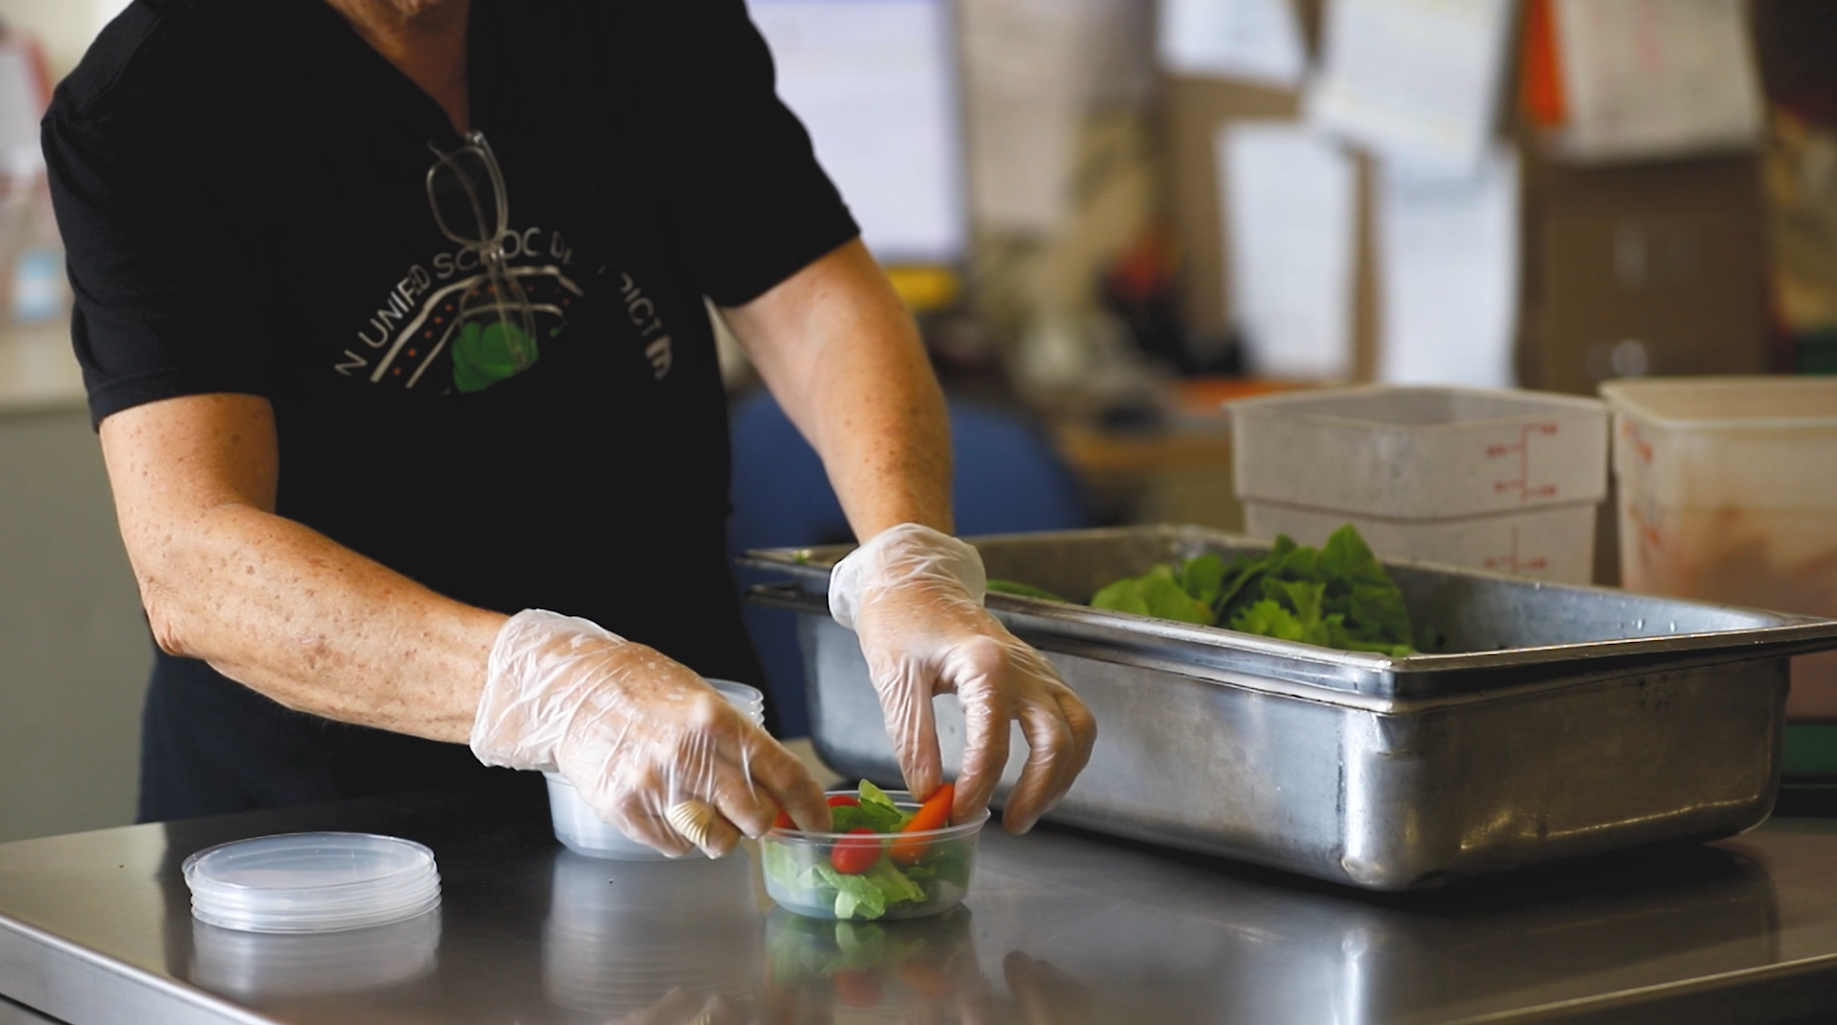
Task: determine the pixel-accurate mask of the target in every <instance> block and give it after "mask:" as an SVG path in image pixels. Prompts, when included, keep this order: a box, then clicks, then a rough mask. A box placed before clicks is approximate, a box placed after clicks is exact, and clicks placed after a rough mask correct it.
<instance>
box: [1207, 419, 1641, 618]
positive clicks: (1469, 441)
mask: <svg viewBox="0 0 1837 1025" xmlns="http://www.w3.org/2000/svg"><path fill="white" fill-rule="evenodd" d="M1227 409H1228V410H1229V412H1230V415H1231V427H1232V458H1233V464H1234V466H1233V472H1234V476H1235V480H1236V484H1237V493H1238V497H1239V499H1240V500H1241V501H1242V502H1243V503H1244V511H1245V519H1246V529H1247V530H1248V532H1249V533H1251V534H1252V535H1255V536H1258V537H1274V536H1275V535H1276V534H1288V535H1289V536H1291V537H1293V538H1294V539H1295V540H1297V541H1300V542H1301V543H1303V544H1319V543H1320V542H1322V541H1324V540H1325V539H1326V537H1327V535H1328V534H1330V533H1332V531H1334V530H1335V529H1337V528H1338V527H1339V526H1341V525H1342V524H1345V523H1352V524H1354V525H1355V526H1357V527H1358V528H1359V532H1360V533H1361V534H1362V535H1364V537H1365V539H1366V541H1367V542H1368V543H1369V544H1370V545H1371V546H1372V549H1373V550H1374V551H1376V552H1377V553H1378V554H1379V555H1383V556H1388V557H1392V558H1405V559H1424V560H1428V561H1432V562H1441V563H1447V564H1450V565H1456V566H1472V567H1475V568H1479V569H1490V570H1495V571H1498V572H1505V573H1516V574H1521V575H1525V576H1535V577H1543V578H1545V579H1549V580H1560V581H1564V582H1568V583H1587V582H1589V580H1590V579H1591V577H1592V575H1593V567H1594V546H1595V515H1596V508H1597V506H1599V504H1600V502H1601V501H1602V499H1604V498H1605V497H1606V495H1607V452H1608V447H1607V439H1608V431H1607V423H1608V414H1607V408H1606V406H1605V405H1604V404H1603V403H1601V402H1599V401H1597V400H1594V399H1586V398H1576V397H1572V396H1567V395H1551V394H1545V393H1541V392H1526V391H1488V390H1482V389H1470V388H1397V387H1383V386H1377V387H1359V388H1336V389H1329V390H1322V391H1308V392H1299V393H1293V394H1285V395H1275V396H1267V397H1262V398H1255V399H1245V400H1241V401H1238V402H1233V403H1230V404H1229V405H1228V406H1227Z"/></svg>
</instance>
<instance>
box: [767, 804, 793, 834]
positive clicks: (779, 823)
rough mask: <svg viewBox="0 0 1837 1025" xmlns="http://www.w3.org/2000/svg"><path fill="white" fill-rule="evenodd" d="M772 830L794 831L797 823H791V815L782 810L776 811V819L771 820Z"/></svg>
mask: <svg viewBox="0 0 1837 1025" xmlns="http://www.w3.org/2000/svg"><path fill="white" fill-rule="evenodd" d="M772 828H773V829H796V828H797V823H795V822H792V821H791V813H790V812H788V811H786V810H784V809H783V808H780V809H778V817H777V818H775V819H773V820H772Z"/></svg>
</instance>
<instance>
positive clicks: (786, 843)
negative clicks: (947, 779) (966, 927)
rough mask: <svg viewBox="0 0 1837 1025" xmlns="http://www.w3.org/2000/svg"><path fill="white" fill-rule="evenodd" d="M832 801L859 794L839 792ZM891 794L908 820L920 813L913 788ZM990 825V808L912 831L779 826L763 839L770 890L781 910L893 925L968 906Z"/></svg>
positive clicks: (761, 846) (761, 854) (887, 793)
mask: <svg viewBox="0 0 1837 1025" xmlns="http://www.w3.org/2000/svg"><path fill="white" fill-rule="evenodd" d="M867 789H868V788H867V787H864V788H863V791H864V794H863V796H864V797H865V796H866V791H867ZM831 796H832V797H833V796H845V797H850V798H852V797H854V796H855V795H854V794H853V792H851V791H832V793H831ZM885 796H886V797H888V798H891V799H892V802H893V804H894V805H895V806H896V807H897V808H898V809H899V810H900V811H901V812H902V813H905V814H907V815H910V813H912V812H915V811H917V810H918V808H919V802H918V801H915V800H913V798H912V795H911V794H910V793H907V792H906V791H903V790H889V791H885ZM988 821H989V813H988V812H987V811H984V812H982V813H981V814H980V815H978V816H977V817H976V818H975V819H974V820H973V821H970V822H964V823H959V824H956V825H950V826H945V827H943V828H942V829H933V830H926V831H921V832H910V833H906V832H898V833H894V832H888V833H816V832H806V831H804V830H800V829H787V828H783V827H780V828H776V829H773V830H772V831H771V832H769V833H767V834H766V835H765V836H764V837H761V838H760V840H759V857H760V860H761V862H762V863H763V865H764V874H765V889H766V893H768V894H769V895H771V898H772V900H773V901H774V902H776V903H777V904H778V906H779V907H782V908H784V909H785V910H787V911H790V912H792V913H794V914H799V915H803V916H805V917H807V918H822V919H829V920H832V921H892V920H897V919H902V918H922V917H924V916H926V915H935V914H939V913H940V912H944V911H948V910H950V909H951V908H954V907H956V906H957V905H958V904H961V903H963V896H964V894H965V893H967V892H968V891H969V885H970V878H971V876H972V874H973V873H974V871H975V867H976V842H977V840H978V839H979V838H980V837H981V835H982V827H983V825H984V824H986V823H987V822H988Z"/></svg>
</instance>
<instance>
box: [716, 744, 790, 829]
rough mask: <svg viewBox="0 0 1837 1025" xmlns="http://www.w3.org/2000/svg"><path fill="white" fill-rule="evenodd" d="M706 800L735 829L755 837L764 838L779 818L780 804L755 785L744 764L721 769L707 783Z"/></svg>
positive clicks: (728, 765) (729, 764)
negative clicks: (774, 820) (773, 821)
mask: <svg viewBox="0 0 1837 1025" xmlns="http://www.w3.org/2000/svg"><path fill="white" fill-rule="evenodd" d="M704 799H705V800H706V801H707V802H708V803H709V804H711V805H713V806H714V808H715V810H717V811H719V812H720V813H721V817H722V818H724V819H726V820H727V821H728V822H730V823H732V824H733V826H734V827H735V828H736V829H738V830H739V831H740V832H742V833H744V834H746V835H747V836H750V837H754V838H758V837H761V836H764V835H765V833H766V830H769V829H771V828H772V820H773V819H774V818H776V817H777V816H778V805H777V803H776V802H774V801H773V800H772V798H771V797H770V796H768V795H767V794H766V792H765V789H764V788H763V787H760V786H757V785H755V784H754V781H753V779H752V777H751V776H749V775H748V774H747V769H746V765H745V764H744V763H742V764H738V765H736V764H733V763H731V762H730V763H725V764H722V765H720V766H718V767H717V769H716V771H715V773H714V775H713V778H712V779H710V780H709V781H708V785H707V787H706V797H705V798H704Z"/></svg>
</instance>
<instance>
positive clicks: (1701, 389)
mask: <svg viewBox="0 0 1837 1025" xmlns="http://www.w3.org/2000/svg"><path fill="white" fill-rule="evenodd" d="M1601 394H1602V395H1603V396H1605V397H1606V399H1607V401H1608V403H1609V405H1610V406H1611V407H1612V408H1613V411H1614V473H1615V476H1616V478H1617V480H1618V481H1619V485H1620V502H1619V504H1620V508H1619V515H1620V576H1621V583H1622V584H1623V586H1625V587H1627V588H1628V589H1629V590H1635V591H1646V592H1650V593H1654V594H1670V595H1678V596H1680V597H1686V598H1702V599H1707V600H1710V601H1720V602H1727V603H1729V604H1732V605H1748V606H1752V607H1755V608H1764V609H1776V610H1779V611H1782V612H1801V613H1809V614H1811V615H1819V616H1830V617H1833V618H1837V378H1815V377H1808V378H1791V377H1711V378H1648V379H1641V380H1628V381H1610V382H1608V383H1606V384H1604V385H1602V386H1601ZM1792 681H1793V694H1792V701H1791V702H1790V703H1789V704H1788V706H1787V714H1788V715H1789V716H1792V717H1793V718H1798V719H1807V718H1812V719H1837V653H1826V654H1823V655H1814V656H1810V657H1807V658H1800V659H1795V660H1794V661H1793V676H1792Z"/></svg>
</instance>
